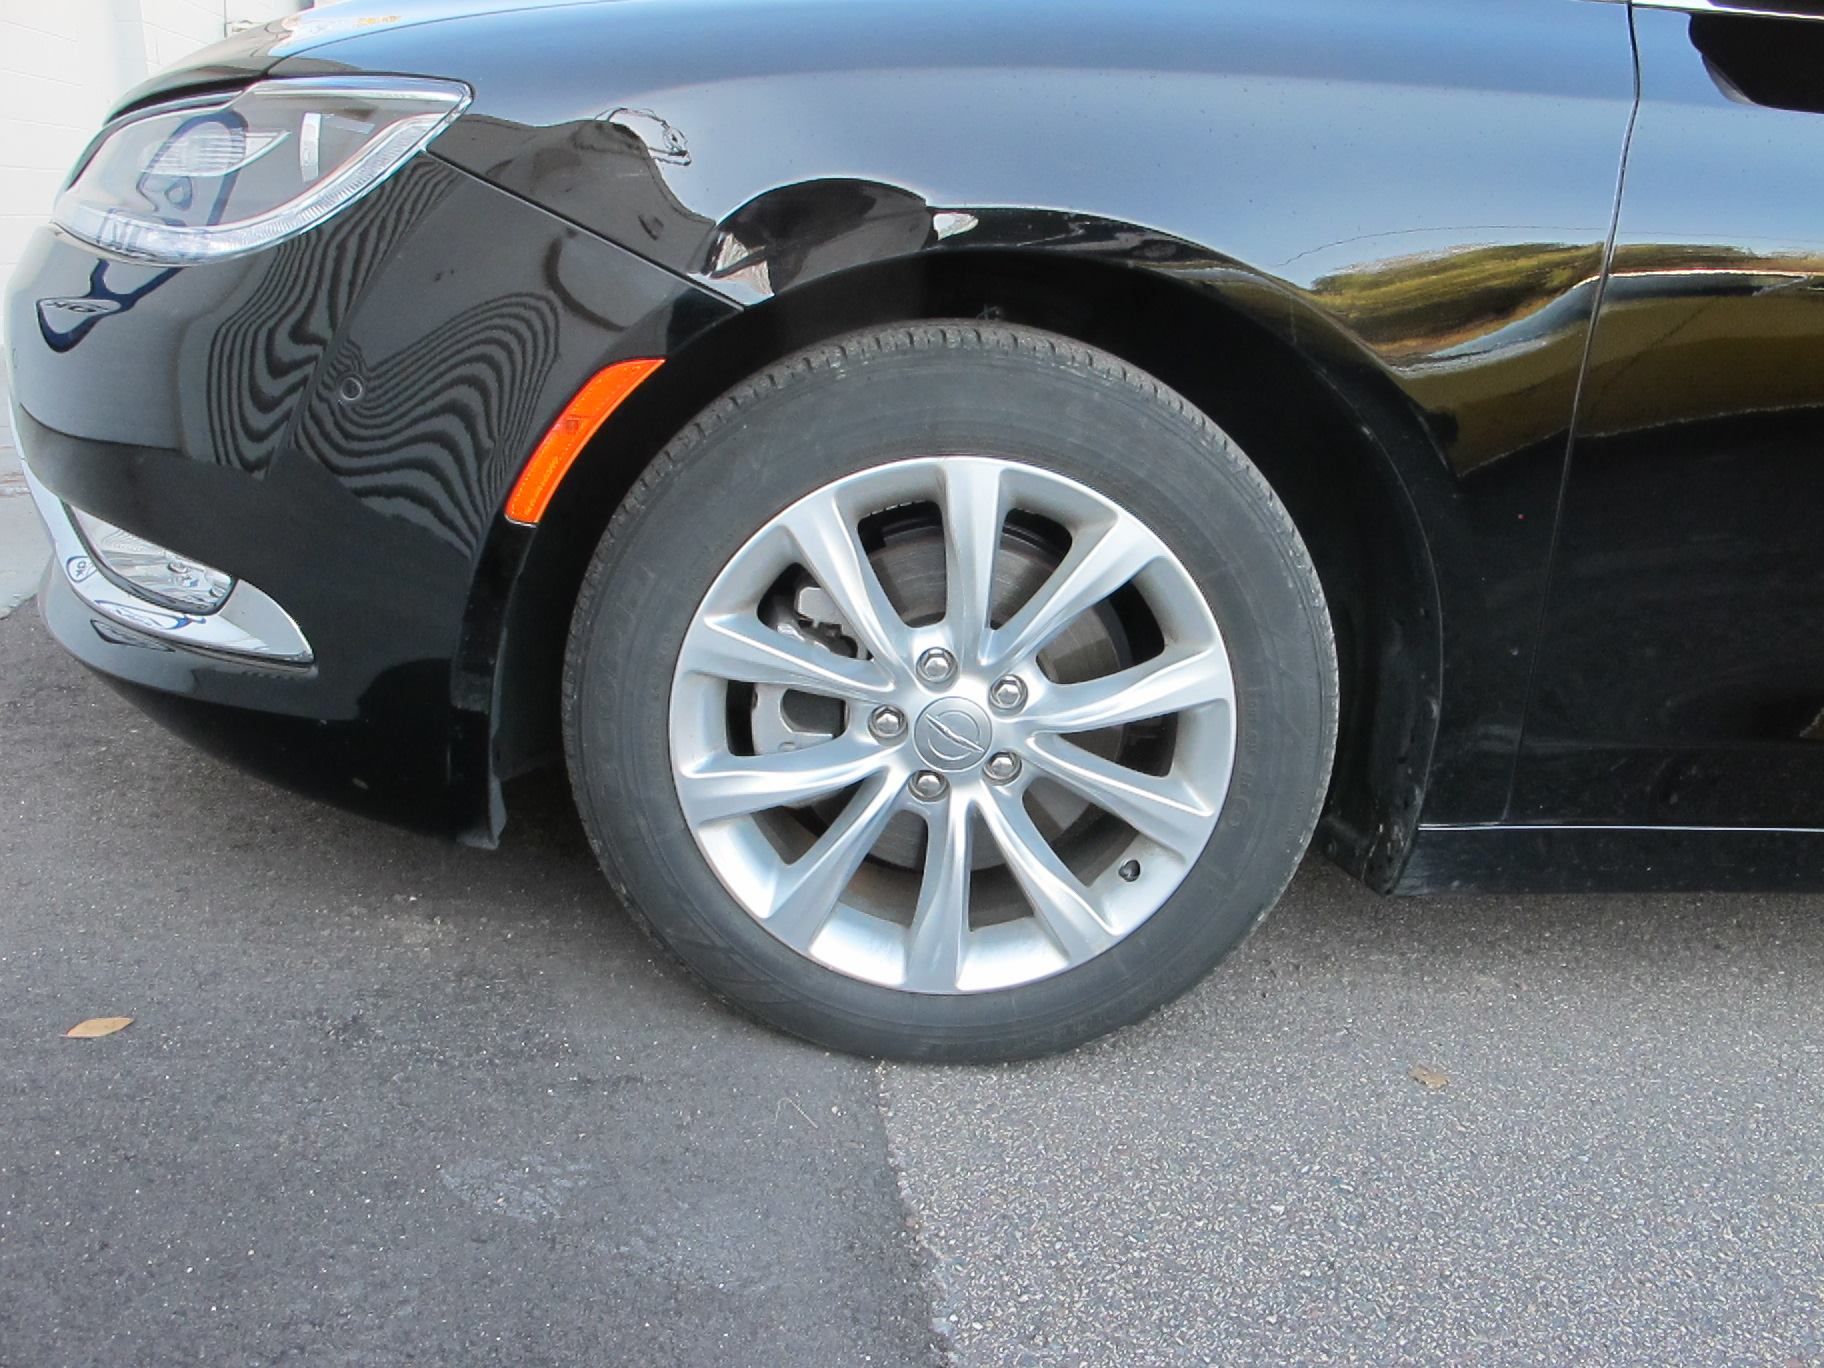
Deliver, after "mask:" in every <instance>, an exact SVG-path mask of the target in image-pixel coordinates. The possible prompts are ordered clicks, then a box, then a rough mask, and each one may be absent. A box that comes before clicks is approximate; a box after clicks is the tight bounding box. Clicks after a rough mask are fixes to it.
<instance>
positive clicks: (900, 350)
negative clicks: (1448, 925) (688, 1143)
mask: <svg viewBox="0 0 1824 1368" xmlns="http://www.w3.org/2000/svg"><path fill="white" fill-rule="evenodd" d="M1335 668H1336V667H1335V656H1334V649H1333V646H1332V644H1331V640H1330V634H1329V624H1328V620H1327V618H1326V617H1325V615H1324V611H1323V598H1322V592H1321V589H1319V587H1318V585H1317V582H1316V577H1315V574H1314V573H1313V572H1312V570H1311V567H1310V562H1309V558H1308V555H1307V553H1306V552H1305V549H1304V546H1303V544H1302V542H1300V541H1299V539H1298V534H1297V532H1296V530H1295V529H1294V528H1293V527H1292V524H1291V522H1290V520H1289V519H1288V518H1287V517H1286V515H1285V512H1284V510H1283V509H1282V508H1281V507H1280V506H1279V504H1278V502H1277V500H1275V499H1274V498H1273V496H1272V493H1271V491H1270V490H1269V489H1268V488H1267V486H1266V484H1265V482H1264V481H1263V480H1261V479H1260V477H1259V475H1258V473H1257V472H1256V471H1254V469H1253V467H1252V466H1251V465H1249V464H1248V463H1247V462H1246V460H1245V458H1244V457H1242V456H1241V454H1240V453H1239V451H1237V450H1236V449H1235V448H1234V447H1233V446H1232V445H1231V444H1229V443H1228V442H1227V440H1226V439H1225V438H1223V437H1222V435H1221V434H1220V433H1219V432H1218V431H1217V430H1216V429H1214V428H1213V427H1212V426H1211V425H1210V424H1209V423H1208V421H1207V420H1206V419H1205V418H1204V417H1203V416H1202V415H1201V414H1198V413H1196V412H1195V411H1194V410H1191V409H1190V408H1189V407H1188V406H1187V405H1185V404H1184V401H1183V400H1181V399H1179V398H1178V397H1177V396H1175V395H1173V394H1171V392H1170V391H1167V390H1165V389H1164V388H1163V387H1161V386H1159V385H1158V384H1157V382H1154V381H1152V380H1150V378H1148V377H1145V376H1143V375H1140V374H1139V373H1137V372H1134V371H1132V370H1130V369H1129V368H1127V367H1125V366H1123V365H1122V364H1121V363H1120V362H1117V361H1115V360H1114V359H1113V358H1109V357H1106V356H1104V355H1102V354H1100V353H1096V352H1093V351H1091V350H1090V349H1088V348H1083V347H1079V346H1076V345H1075V344H1069V343H1065V342H1063V341H1062V340H1061V339H1055V338H1050V337H1048V336H1046V335H1044V334H1039V333H1034V332H1031V331H1030V330H1025V329H1018V328H1008V327H998V326H997V327H994V328H983V327H973V326H971V327H963V326H960V325H921V326H920V327H918V328H909V329H899V330H893V331H890V332H888V333H883V334H877V335H874V336H871V337H858V338H851V339H844V340H842V341H840V342H837V343H832V344H829V345H828V346H826V347H822V348H818V349H815V350H814V351H813V352H810V353H805V354H801V355H800V356H799V357H796V358H788V360H787V361H785V362H781V363H780V364H779V365H778V366H777V367H774V368H773V369H772V370H771V371H769V372H767V373H764V374H763V375H761V376H758V377H756V378H755V380H754V381H752V382H749V383H748V384H746V385H744V386H742V387H740V388H738V389H737V390H735V391H734V392H732V393H731V394H730V395H728V396H726V397H725V398H724V399H723V400H721V401H719V402H718V404H717V405H715V406H713V407H712V408H711V409H710V410H709V411H708V412H707V413H705V414H704V415H703V416H702V417H700V418H699V419H698V420H697V422H696V423H694V424H693V425H692V426H691V427H690V428H689V429H688V430H687V431H686V432H685V433H684V434H683V435H682V436H681V437H680V438H678V439H677V440H676V441H675V442H674V443H673V445H672V448H671V449H669V450H668V451H667V452H665V453H663V454H662V455H661V456H660V457H659V459H658V460H657V461H656V462H655V463H654V465H653V467H652V468H651V469H650V470H648V472H647V473H646V474H645V476H643V477H642V479H641V481H640V482H639V484H638V485H637V486H636V488H635V489H634V491H633V492H632V493H631V494H630V495H629V496H628V499H627V501H626V503H625V504H624V505H623V507H622V508H621V509H620V510H619V511H618V512H617V513H616V515H615V518H614V520H613V522H612V523H611V525H610V528H609V530H608V532H607V534H606V535H605V536H604V539H603V542H602V546H601V547H600V548H599V549H598V551H597V555H596V560H595V563H594V564H593V565H592V566H591V569H590V572H589V575H588V576H587V578H586V580H585V584H584V587H583V591H582V595H581V597H580V599H579V602H578V608H577V616H576V625H575V627H574V629H573V633H572V641H571V646H570V656H569V660H568V664H567V669H566V676H565V733H566V743H567V747H568V752H569V758H570V764H571V769H572V778H573V781H574V784H575V787H576V790H577V795H578V803H579V808H580V809H581V811H582V813H583V817H584V821H585V824H586V825H587V826H588V828H589V830H590V834H591V837H592V840H593V841H594V843H595V845H596V848H597V851H598V854H600V855H601V857H602V859H603V862H604V865H605V866H606V867H607V869H608V870H609V873H610V875H611V876H612V877H614V878H615V881H616V882H617V884H620V885H621V886H622V887H623V888H624V889H625V890H626V892H627V894H628V896H629V900H630V902H631V904H632V906H633V907H634V909H635V911H636V913H637V914H639V915H640V916H641V917H642V918H643V919H644V920H645V921H646V922H647V923H648V925H649V927H650V929H651V930H653V932H654V933H655V934H656V935H657V936H658V938H659V939H660V940H661V941H662V942H663V943H664V944H666V945H667V946H668V947H670V948H671V949H672V950H674V951H675V952H676V953H677V954H678V955H679V956H680V958H682V959H683V960H684V962H685V963H686V964H687V965H689V966H690V967H691V968H692V969H693V970H695V971H696V972H697V973H699V974H700V975H702V976H703V977H704V978H705V979H706V980H708V981H709V982H710V984H711V985H712V986H713V987H715V988H716V989H717V990H718V991H720V992H722V993H723V994H724V995H725V996H727V997H730V998H732V999H733V1000H735V1001H737V1002H739V1003H740V1004H741V1005H743V1006H745V1007H747V1008H748V1009H749V1010H751V1011H754V1012H755V1013H757V1014H758V1015H760V1016H762V1017H764V1018H766V1019H767V1020H769V1021H772V1022H774V1023H776V1024H778V1025H782V1026H785V1027H786V1028H787V1029H790V1030H793V1031H796V1032H798V1033H799V1034H803V1035H807V1036H810V1037H812V1038H814V1039H818V1040H821V1041H824V1042H826V1043H830V1044H834V1045H837V1046H839V1047H841V1048H848V1049H856V1050H860V1051H863V1052H866V1053H874V1054H890V1055H898V1056H903V1057H915V1058H971V1059H983V1058H1007V1057H1014V1056H1017V1055H1022V1054H1031V1053H1037V1052H1042V1051H1044V1050H1048V1049H1055V1048H1059V1047H1061V1046H1063V1045H1066V1044H1070V1043H1073V1042H1074V1041H1076V1040H1080V1039H1083V1038H1087V1037H1088V1036H1091V1035H1094V1034H1097V1033H1099V1032H1101V1031H1104V1030H1107V1029H1110V1028H1111V1027H1113V1026H1115V1025H1119V1024H1121V1023H1122V1022H1124V1021H1128V1020H1132V1019H1134V1018H1135V1017H1137V1016H1139V1015H1142V1014H1143V1013H1144V1012H1145V1011H1146V1010H1148V1009H1149V1008H1151V1007H1153V1006H1156V1005H1157V1004H1158V1003H1159V1002H1161V1001H1164V1000H1166V999H1168V998H1169V997H1171V996H1173V995H1175V994H1176V993H1177V992H1180V991H1182V990H1183V988H1184V987H1186V986H1188V984H1189V983H1190V982H1193V981H1194V980H1195V977H1196V976H1197V975H1199V974H1201V973H1202V972H1204V971H1205V970H1206V969H1207V968H1208V967H1209V966H1210V965H1212V964H1213V963H1215V961H1216V960H1217V959H1218V958H1220V956H1221V954H1222V953H1223V952H1225V951H1226V950H1227V949H1228V948H1229V947H1230V946H1232V945H1233V944H1234V943H1235V942H1237V941H1238V940H1239V939H1240V938H1241V936H1242V935H1244V934H1245V933H1246V931H1247V929H1248V928H1249V927H1250V926H1251V925H1252V924H1253V923H1254V922H1255V921H1256V920H1257V919H1258V918H1259V916H1260V915H1261V914H1262V913H1263V912H1264V911H1265V910H1266V908H1267V907H1268V906H1270V905H1271V903H1272V901H1273V900H1274V899H1275V898H1276V897H1277V895H1278V893H1279V892H1280V890H1281V889H1282V888H1283V887H1284V884H1285V882H1286V880H1287V879H1288V878H1289V877H1290V874H1291V871H1292V869H1293V868H1294V867H1295V865H1296V862H1297V859H1298V857H1299V855H1300V854H1301V853H1302V851H1303V847H1304V844H1305V842H1306V841H1307V840H1308V839H1309V835H1310V831H1311V827H1312V824H1313V822H1314V821H1315V817H1316V811H1317V806H1318V803H1319V801H1320V800H1321V797H1322V793H1323V788H1324V783H1325V780H1326V778H1327V774H1328V765H1329V760H1330V747H1331V744H1332V739H1333V737H1334V729H1335V706H1336V698H1335V690H1336V673H1335ZM1238 788H1239V789H1240V790H1241V791H1243V792H1245V793H1246V794H1247V795H1248V796H1247V800H1246V802H1245V803H1244V804H1242V806H1241V809H1240V811H1239V812H1237V811H1236V810H1235V804H1234V802H1233V800H1232V794H1233V793H1234V792H1235V791H1236V790H1237V789H1238Z"/></svg>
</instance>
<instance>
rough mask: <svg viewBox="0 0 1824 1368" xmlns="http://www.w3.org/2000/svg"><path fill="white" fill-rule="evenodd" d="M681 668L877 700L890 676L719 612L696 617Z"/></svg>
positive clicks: (887, 690) (888, 692) (888, 693)
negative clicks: (714, 615)
mask: <svg viewBox="0 0 1824 1368" xmlns="http://www.w3.org/2000/svg"><path fill="white" fill-rule="evenodd" d="M678 666H679V668H680V669H682V670H688V671H693V672H695V673H697V674H706V675H713V676H714V677H715V678H717V679H728V680H734V681H736V682H738V683H742V684H778V685H781V686H783V687H785V688H787V689H799V690H802V691H803V692H805V693H811V694H820V695H823V696H824V697H828V698H843V699H847V700H849V701H850V702H853V703H879V702H883V701H885V700H886V699H888V698H890V697H892V695H893V678H892V676H891V675H890V674H889V673H888V672H887V671H886V670H885V669H883V668H882V667H881V666H879V665H877V664H876V663H874V662H873V661H871V660H850V659H848V658H847V657H845V656H839V655H837V654H835V652H833V651H824V650H819V649H818V648H817V647H815V646H811V645H809V644H807V643H805V642H803V641H800V640H799V639H797V638H796V637H789V636H787V635H785V633H783V632H776V631H774V630H773V629H772V628H771V627H768V626H767V625H766V624H765V623H763V622H761V621H760V619H759V618H757V617H748V616H741V615H736V614H732V613H730V614H723V615H720V616H717V617H705V618H699V619H698V620H697V623H696V625H695V626H694V627H693V628H692V629H691V632H690V635H689V636H688V637H686V638H685V640H684V650H683V652H682V653H681V654H680V656H679V659H678Z"/></svg>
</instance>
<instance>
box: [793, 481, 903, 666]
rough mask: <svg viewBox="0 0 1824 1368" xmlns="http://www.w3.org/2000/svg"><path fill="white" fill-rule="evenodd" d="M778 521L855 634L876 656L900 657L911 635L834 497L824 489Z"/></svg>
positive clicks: (888, 659) (883, 659)
mask: <svg viewBox="0 0 1824 1368" xmlns="http://www.w3.org/2000/svg"><path fill="white" fill-rule="evenodd" d="M781 520H782V522H783V523H784V526H785V529H786V531H787V532H788V533H789V534H790V535H791V538H792V541H793V543H794V544H795V545H796V546H797V547H798V554H799V555H800V556H802V557H803V558H804V566H805V569H807V570H809V571H810V572H811V575H812V577H813V578H814V579H815V580H816V581H817V583H818V584H819V585H821V586H822V588H823V591H824V592H825V593H826V594H828V595H829V596H830V598H831V599H832V600H833V601H834V602H835V604H836V611H837V612H839V613H841V614H842V616H843V620H844V622H846V623H847V624H848V627H849V630H850V631H852V632H853V633H854V634H855V639H856V640H857V641H859V642H860V643H861V644H862V646H863V647H865V648H866V650H867V652H868V654H869V655H871V656H873V657H874V658H875V660H877V661H881V662H883V663H887V662H898V661H903V660H904V659H905V658H906V656H907V653H908V643H909V642H910V640H911V634H910V633H909V632H908V631H907V630H906V625H905V623H904V622H902V621H900V617H899V614H898V613H897V612H895V611H894V609H893V605H892V604H891V603H889V602H888V601H887V595H886V591H885V590H884V589H882V588H881V587H880V580H879V578H878V577H877V576H876V575H875V573H874V567H873V566H871V565H869V564H868V558H867V557H866V556H865V555H863V554H862V550H861V543H860V541H859V540H857V538H856V535H855V527H854V525H853V523H852V522H851V521H850V519H849V516H848V515H847V514H846V513H844V512H843V511H842V506H841V504H840V503H839V502H838V501H837V499H836V496H835V495H834V494H832V493H830V492H829V491H828V490H825V491H823V492H821V493H818V494H814V495H812V496H811V497H810V498H808V499H805V500H803V501H802V502H800V503H797V504H794V505H793V506H792V507H791V508H789V509H787V510H786V511H785V513H784V514H782V515H781ZM889 668H891V665H889Z"/></svg>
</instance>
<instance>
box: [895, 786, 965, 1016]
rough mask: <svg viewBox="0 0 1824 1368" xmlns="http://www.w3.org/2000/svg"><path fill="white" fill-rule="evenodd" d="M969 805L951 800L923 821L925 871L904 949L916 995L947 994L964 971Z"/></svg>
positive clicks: (908, 981) (908, 979)
mask: <svg viewBox="0 0 1824 1368" xmlns="http://www.w3.org/2000/svg"><path fill="white" fill-rule="evenodd" d="M970 810H971V809H970V804H969V803H968V802H967V801H966V800H965V799H963V798H961V797H959V796H957V795H954V794H953V795H952V796H951V798H950V800H949V801H948V802H946V803H945V804H944V805H943V809H942V811H939V812H933V813H931V814H930V815H929V816H928V817H927V818H926V821H927V823H928V825H929V827H930V835H929V836H928V837H927V838H926V842H925V872H924V877H923V878H922V879H921V880H920V881H919V885H918V906H917V907H916V908H915V909H914V910H913V913H912V930H911V932H910V933H909V938H908V940H907V944H906V981H905V987H906V988H907V989H909V990H910V991H912V992H915V993H948V992H952V991H954V990H955V988H956V981H957V979H958V977H959V976H960V975H961V974H962V970H963V951H964V949H965V947H966V946H967V945H968V943H969V854H970V844H971V823H970Z"/></svg>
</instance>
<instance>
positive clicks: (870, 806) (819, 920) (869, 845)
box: [764, 774, 904, 950]
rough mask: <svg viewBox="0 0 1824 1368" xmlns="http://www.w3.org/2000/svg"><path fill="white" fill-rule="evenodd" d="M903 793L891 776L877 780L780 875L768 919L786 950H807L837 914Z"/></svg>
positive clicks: (863, 790)
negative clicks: (838, 904)
mask: <svg viewBox="0 0 1824 1368" xmlns="http://www.w3.org/2000/svg"><path fill="white" fill-rule="evenodd" d="M903 792H904V790H903V789H902V788H901V787H900V786H899V785H898V784H897V783H895V782H894V781H893V780H892V778H891V777H890V776H889V775H885V774H882V775H879V776H878V777H877V778H875V779H874V780H873V781H871V782H870V783H869V784H867V785H865V786H864V787H863V788H862V790H861V791H860V792H859V793H857V794H856V795H855V796H854V797H853V798H851V799H850V800H849V805H848V806H847V807H845V808H844V809H843V810H842V813H841V815H840V816H838V817H837V818H836V820H835V821H834V822H831V823H830V827H829V830H827V831H825V832H824V833H823V835H821V836H819V837H818V838H817V841H816V843H815V844H814V845H812V846H811V848H810V849H809V850H807V851H805V853H804V854H803V855H801V856H800V857H799V858H798V859H796V860H794V861H793V862H792V863H791V864H789V865H787V866H786V867H785V868H784V869H783V870H782V871H781V872H780V877H779V882H778V883H777V884H776V885H774V890H773V905H772V909H771V911H769V912H768V913H767V915H766V917H765V919H764V920H765V922H766V924H767V926H768V927H769V928H770V929H771V930H772V932H773V934H774V935H776V936H778V937H779V938H780V939H781V940H783V941H785V942H786V943H787V944H788V945H792V946H796V947H797V948H798V949H800V950H808V949H809V948H810V945H811V942H812V941H814V940H816V939H817V933H818V932H819V931H821V930H823V928H824V924H825V923H826V922H828V921H829V919H830V916H831V914H832V913H834V912H835V911H836V900H837V899H838V898H840V897H841V896H842V890H843V889H844V888H846V887H848V883H849V880H850V879H852V878H854V877H855V871H856V870H857V869H859V868H860V867H861V862H862V860H863V859H864V858H865V857H866V856H867V853H868V852H869V851H870V850H872V849H873V848H874V842H875V841H877V840H879V839H880V833H881V831H882V830H883V829H885V827H886V825H887V822H888V821H889V820H890V819H891V818H892V816H893V813H894V811H895V809H897V808H898V806H899V803H900V796H901V794H902V793H903Z"/></svg>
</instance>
